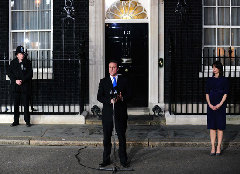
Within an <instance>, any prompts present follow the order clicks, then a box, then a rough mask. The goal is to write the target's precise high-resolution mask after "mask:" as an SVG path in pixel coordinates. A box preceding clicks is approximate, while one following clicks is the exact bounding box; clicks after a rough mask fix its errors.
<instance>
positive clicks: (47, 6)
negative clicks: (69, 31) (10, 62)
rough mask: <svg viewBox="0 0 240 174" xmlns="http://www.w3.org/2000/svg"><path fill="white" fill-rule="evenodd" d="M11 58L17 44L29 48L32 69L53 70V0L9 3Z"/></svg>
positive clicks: (23, 0) (24, 0)
mask: <svg viewBox="0 0 240 174" xmlns="http://www.w3.org/2000/svg"><path fill="white" fill-rule="evenodd" d="M9 17H10V42H9V43H10V47H9V49H10V54H9V55H10V57H15V50H16V47H17V46H18V45H22V46H24V48H25V49H27V52H28V55H29V58H31V59H32V65H33V70H35V71H36V69H38V71H39V70H40V71H41V70H42V71H48V70H49V68H50V69H51V67H52V62H51V61H50V60H51V58H52V24H51V23H52V1H51V0H11V1H10V16H9Z"/></svg>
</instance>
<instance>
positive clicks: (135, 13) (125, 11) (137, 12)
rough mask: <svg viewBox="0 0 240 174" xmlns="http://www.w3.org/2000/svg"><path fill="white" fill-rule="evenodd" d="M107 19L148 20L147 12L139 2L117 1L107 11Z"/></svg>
mask: <svg viewBox="0 0 240 174" xmlns="http://www.w3.org/2000/svg"><path fill="white" fill-rule="evenodd" d="M106 19H121V20H129V19H131V20H134V19H138V20H139V19H148V17H147V11H146V9H145V8H144V7H143V6H142V4H141V3H139V2H137V1H116V2H114V3H113V4H112V5H111V6H110V7H109V8H108V9H107V11H106Z"/></svg>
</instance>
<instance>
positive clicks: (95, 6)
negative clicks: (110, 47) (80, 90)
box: [86, 0, 105, 111]
mask: <svg viewBox="0 0 240 174" xmlns="http://www.w3.org/2000/svg"><path fill="white" fill-rule="evenodd" d="M104 9H105V5H104V0H89V107H86V109H87V110H88V111H90V108H91V107H92V106H93V105H98V106H99V105H100V103H99V102H98V101H97V91H98V85H99V81H100V79H101V78H103V77H104V68H105V63H104V62H105V12H104V11H105V10H104Z"/></svg>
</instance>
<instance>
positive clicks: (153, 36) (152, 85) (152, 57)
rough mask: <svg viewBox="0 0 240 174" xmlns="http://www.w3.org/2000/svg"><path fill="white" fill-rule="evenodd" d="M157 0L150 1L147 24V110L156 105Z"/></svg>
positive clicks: (157, 89)
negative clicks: (148, 21)
mask: <svg viewBox="0 0 240 174" xmlns="http://www.w3.org/2000/svg"><path fill="white" fill-rule="evenodd" d="M158 49H159V48H158V0H152V1H150V23H149V108H152V107H153V106H154V105H155V104H158V98H159V96H158V93H159V87H158V85H159V78H158V70H159V69H158V57H159V55H158Z"/></svg>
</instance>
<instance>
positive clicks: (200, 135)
mask: <svg viewBox="0 0 240 174" xmlns="http://www.w3.org/2000/svg"><path fill="white" fill-rule="evenodd" d="M9 125H10V124H0V145H37V146H53V145H56V146H80V145H92V146H102V139H103V133H102V126H101V125H33V126H32V127H26V126H25V125H19V126H16V127H10V126H9ZM127 144H128V145H130V146H146V147H153V146H190V147H192V146H210V140H209V130H207V129H206V126H192V125H183V126H164V125H129V126H128V129H127ZM224 146H238V147H240V125H227V129H226V131H225V132H224Z"/></svg>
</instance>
